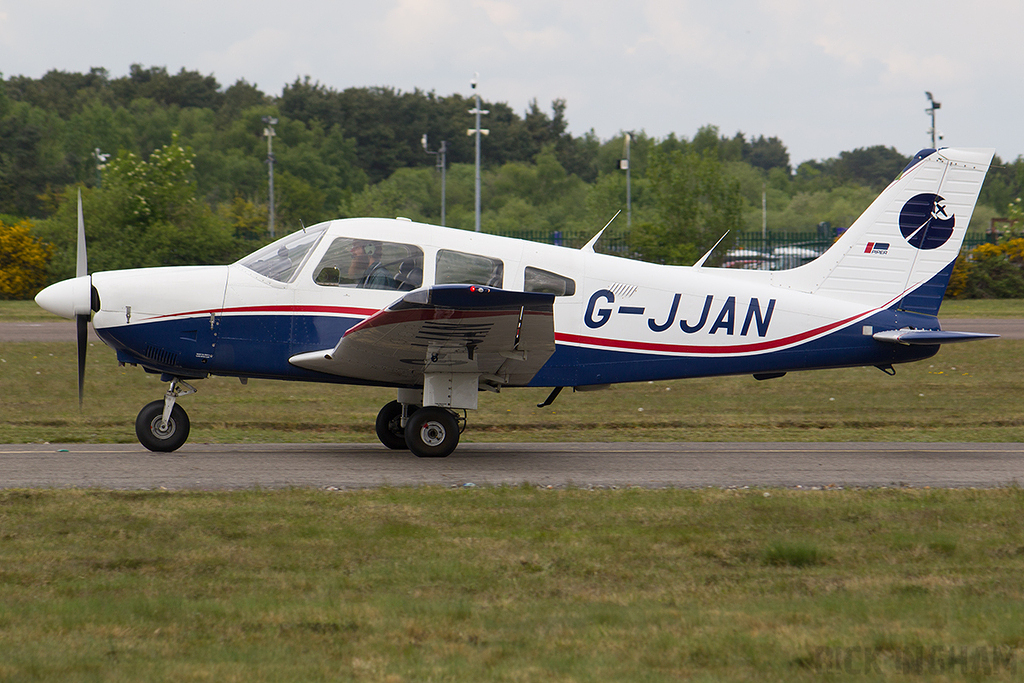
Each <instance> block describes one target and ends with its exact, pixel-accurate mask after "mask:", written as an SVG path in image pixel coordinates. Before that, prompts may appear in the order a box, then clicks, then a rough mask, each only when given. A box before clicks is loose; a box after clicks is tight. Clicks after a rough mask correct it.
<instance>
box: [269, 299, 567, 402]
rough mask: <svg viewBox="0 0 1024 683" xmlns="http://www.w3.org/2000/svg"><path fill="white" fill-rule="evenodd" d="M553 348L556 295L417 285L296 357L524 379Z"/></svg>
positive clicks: (321, 367)
mask: <svg viewBox="0 0 1024 683" xmlns="http://www.w3.org/2000/svg"><path fill="white" fill-rule="evenodd" d="M554 350H555V330H554V296H553V295H551V294H540V293H535V292H511V291H507V290H502V289H496V288H493V287H481V286H479V285H439V286H436V287H430V288H424V289H419V290H416V291H413V292H409V293H408V294H407V295H405V296H404V297H402V298H401V299H399V300H398V301H396V302H394V303H393V304H391V305H390V306H388V307H386V308H383V309H381V310H379V311H377V312H376V313H374V314H373V315H371V316H370V317H369V318H367V319H366V320H364V321H362V322H361V323H358V324H357V325H355V326H354V327H352V328H350V329H349V330H348V331H347V332H346V333H345V334H344V335H343V336H342V338H341V339H340V340H339V341H338V344H337V345H336V346H335V347H334V348H333V349H324V350H321V351H313V352H311V353H303V354H299V355H297V356H293V357H292V358H290V359H289V362H290V363H292V364H293V365H297V366H299V367H303V368H307V369H310V370H315V371H318V372H324V373H328V374H331V375H338V376H342V377H352V378H356V379H361V380H367V381H373V382H381V383H389V384H402V385H414V386H418V385H421V384H423V375H424V374H425V373H441V372H445V373H453V372H454V373H477V374H480V375H485V376H486V378H487V380H488V381H489V382H491V383H493V384H508V385H522V384H526V383H528V382H529V381H530V379H532V378H533V376H534V375H535V374H537V372H538V371H539V370H540V369H541V367H543V365H544V363H546V362H547V360H548V358H550V357H551V354H552V353H554Z"/></svg>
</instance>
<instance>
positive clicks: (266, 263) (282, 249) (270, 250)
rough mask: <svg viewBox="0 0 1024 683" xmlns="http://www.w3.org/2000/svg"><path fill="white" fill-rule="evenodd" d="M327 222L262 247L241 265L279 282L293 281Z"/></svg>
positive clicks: (240, 262)
mask: <svg viewBox="0 0 1024 683" xmlns="http://www.w3.org/2000/svg"><path fill="white" fill-rule="evenodd" d="M327 225H328V224H327V223H322V224H320V225H315V226H313V227H312V228H307V229H305V230H300V231H299V232H293V233H292V234H290V235H288V236H287V237H282V238H281V239H279V240H277V241H276V242H272V243H271V244H268V245H267V246H265V247H263V248H262V249H260V250H258V251H255V252H253V253H252V254H249V255H248V256H246V257H245V258H243V259H242V260H241V261H239V262H238V263H239V265H243V266H245V267H246V268H249V269H251V270H255V271H256V272H257V273H259V274H260V275H263V276H264V277H269V278H271V279H273V280H277V281H278V282H291V281H292V279H293V278H294V277H295V273H297V272H298V271H299V267H300V266H301V265H302V263H303V262H304V261H305V260H306V256H308V255H309V253H310V252H311V251H312V250H313V247H315V246H316V245H317V243H318V242H319V241H320V238H321V237H323V236H324V231H325V230H327Z"/></svg>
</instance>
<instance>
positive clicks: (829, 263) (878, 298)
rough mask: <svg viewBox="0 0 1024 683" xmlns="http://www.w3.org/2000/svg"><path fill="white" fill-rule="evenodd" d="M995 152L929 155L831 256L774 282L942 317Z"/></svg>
mask: <svg viewBox="0 0 1024 683" xmlns="http://www.w3.org/2000/svg"><path fill="white" fill-rule="evenodd" d="M994 153H995V150H992V149H942V150H938V151H936V150H923V151H922V152H920V153H918V155H917V156H915V157H914V159H913V160H912V161H911V162H910V164H909V165H908V166H907V168H905V169H904V170H903V172H902V173H900V175H899V177H897V178H896V180H894V181H893V182H892V183H891V184H890V185H889V187H887V188H886V189H885V191H884V192H882V194H881V195H879V197H878V198H877V199H876V200H875V201H874V202H873V203H872V204H871V206H869V207H868V209H867V210H866V211H865V212H864V213H863V215H861V217H860V218H858V219H857V220H856V221H855V222H854V224H853V225H852V226H850V228H849V229H848V230H847V231H846V232H845V233H843V236H842V237H841V238H840V239H839V240H838V241H837V242H836V243H835V244H833V245H832V247H831V248H830V249H829V250H828V251H827V252H825V253H824V254H823V255H822V256H821V257H819V258H818V259H816V260H815V261H812V262H811V263H808V264H807V265H804V266H801V267H799V268H795V269H793V270H789V271H781V272H779V273H777V274H776V277H775V278H774V279H773V281H774V282H775V283H776V284H778V285H779V286H784V287H790V288H792V289H798V290H802V291H807V292H813V293H817V294H822V295H825V296H832V297H836V298H838V299H844V300H847V301H856V302H859V303H863V304H865V305H867V306H871V307H892V306H896V307H899V308H903V309H905V310H913V311H915V312H918V313H926V314H930V315H936V314H937V313H938V310H939V305H940V304H941V302H942V296H943V295H944V294H945V291H946V285H947V284H948V283H949V276H950V274H951V273H952V270H953V264H954V262H955V261H956V257H957V255H958V254H959V253H960V247H961V245H962V244H963V241H964V236H965V235H966V233H967V226H968V224H969V223H970V221H971V214H972V213H973V212H974V205H975V203H976V202H977V200H978V194H979V193H980V192H981V184H982V182H983V181H984V180H985V174H986V173H987V172H988V167H989V164H990V163H991V161H992V156H993V154H994Z"/></svg>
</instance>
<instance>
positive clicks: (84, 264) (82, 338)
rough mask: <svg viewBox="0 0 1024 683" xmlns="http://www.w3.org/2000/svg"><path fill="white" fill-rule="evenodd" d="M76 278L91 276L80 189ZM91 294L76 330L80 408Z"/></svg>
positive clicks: (76, 316)
mask: <svg viewBox="0 0 1024 683" xmlns="http://www.w3.org/2000/svg"><path fill="white" fill-rule="evenodd" d="M75 258H76V261H75V277H82V276H83V275H88V274H89V265H88V259H87V257H86V252H85V218H84V217H83V215H82V188H78V250H77V254H76V256H75ZM87 291H88V292H89V299H88V301H89V303H88V304H86V306H85V310H86V312H85V313H80V312H78V313H76V315H75V328H76V330H75V331H76V332H77V333H78V407H79V408H81V407H82V399H83V397H84V395H85V351H86V348H87V346H88V344H89V318H90V317H91V312H90V309H91V303H92V287H91V286H90V287H89V288H88V290H87Z"/></svg>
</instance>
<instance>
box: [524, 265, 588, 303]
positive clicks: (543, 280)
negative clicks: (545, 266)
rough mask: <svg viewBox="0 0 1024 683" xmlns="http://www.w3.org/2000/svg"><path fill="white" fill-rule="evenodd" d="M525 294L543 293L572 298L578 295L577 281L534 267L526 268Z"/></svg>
mask: <svg viewBox="0 0 1024 683" xmlns="http://www.w3.org/2000/svg"><path fill="white" fill-rule="evenodd" d="M524 281H525V285H524V286H523V291H524V292H541V293H543V294H554V295H555V296H572V295H573V294H575V293H576V281H575V280H571V279H569V278H567V277H563V276H561V275H558V274H557V273H552V272H549V271H546V270H541V269H540V268H534V267H533V266H527V267H526V273H525V278H524Z"/></svg>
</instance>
